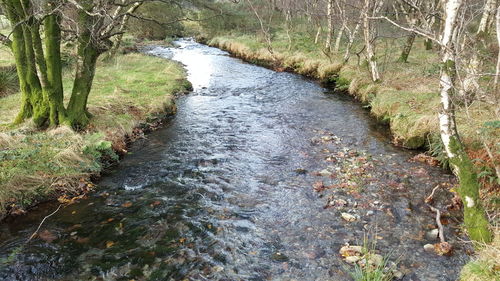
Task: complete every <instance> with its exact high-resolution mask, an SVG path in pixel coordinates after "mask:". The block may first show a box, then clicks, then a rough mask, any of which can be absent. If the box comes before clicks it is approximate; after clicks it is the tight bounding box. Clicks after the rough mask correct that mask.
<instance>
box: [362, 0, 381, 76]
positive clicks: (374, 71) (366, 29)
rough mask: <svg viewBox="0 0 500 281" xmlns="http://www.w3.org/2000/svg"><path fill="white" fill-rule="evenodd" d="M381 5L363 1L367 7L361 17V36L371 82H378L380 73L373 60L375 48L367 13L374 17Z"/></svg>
mask: <svg viewBox="0 0 500 281" xmlns="http://www.w3.org/2000/svg"><path fill="white" fill-rule="evenodd" d="M381 4H382V3H377V2H375V3H373V2H372V0H365V6H366V7H367V8H366V9H364V10H365V13H364V16H363V34H364V39H365V48H366V59H367V60H368V66H369V68H370V74H371V76H372V81H374V82H377V81H380V73H379V71H378V65H377V60H376V58H375V46H374V43H373V27H372V25H371V23H370V19H369V17H370V16H369V12H371V13H372V15H371V16H375V14H376V13H377V12H378V10H379V9H380V8H381V6H382V5H381Z"/></svg>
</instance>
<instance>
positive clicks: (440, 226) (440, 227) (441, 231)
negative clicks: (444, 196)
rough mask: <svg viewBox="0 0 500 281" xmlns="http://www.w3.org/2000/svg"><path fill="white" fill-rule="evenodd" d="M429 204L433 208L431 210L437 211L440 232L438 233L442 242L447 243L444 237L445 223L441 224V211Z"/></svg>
mask: <svg viewBox="0 0 500 281" xmlns="http://www.w3.org/2000/svg"><path fill="white" fill-rule="evenodd" d="M428 206H429V208H431V210H432V211H433V212H434V213H436V223H437V225H438V230H439V234H438V236H439V239H440V240H441V243H446V240H445V239H444V229H443V225H442V224H441V212H440V211H439V210H438V209H436V208H434V207H432V206H431V205H428Z"/></svg>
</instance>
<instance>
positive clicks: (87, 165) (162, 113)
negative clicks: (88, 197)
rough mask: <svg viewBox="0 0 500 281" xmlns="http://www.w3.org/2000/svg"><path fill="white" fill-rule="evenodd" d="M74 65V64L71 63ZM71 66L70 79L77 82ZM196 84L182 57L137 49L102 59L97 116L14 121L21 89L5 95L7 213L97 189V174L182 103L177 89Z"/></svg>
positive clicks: (0, 199)
mask: <svg viewBox="0 0 500 281" xmlns="http://www.w3.org/2000/svg"><path fill="white" fill-rule="evenodd" d="M68 70H69V69H68ZM71 72H72V71H66V73H67V75H65V77H64V78H65V79H64V81H63V83H64V87H65V89H66V91H65V92H70V91H69V90H70V89H71V79H70V76H71ZM190 88H191V85H190V83H189V82H188V81H187V79H186V72H185V70H184V69H183V67H182V66H181V65H180V64H179V63H176V62H173V61H168V60H165V59H162V58H157V57H152V56H147V55H144V54H138V53H131V54H126V55H119V56H117V57H116V58H114V59H113V60H112V61H107V62H104V61H101V62H99V65H98V68H97V70H96V75H95V79H94V84H93V88H92V92H91V94H90V97H89V111H90V113H91V114H92V115H93V118H92V120H91V123H90V124H89V125H88V127H87V128H86V129H85V130H84V131H81V132H75V131H73V130H71V129H70V128H67V127H59V128H56V129H50V130H48V131H38V130H36V129H34V128H33V126H31V125H30V124H29V123H28V124H21V125H20V126H14V127H13V126H11V121H12V120H13V119H14V117H15V116H16V114H17V112H18V109H19V106H18V99H19V97H20V95H19V94H14V95H9V96H7V97H3V98H1V102H0V111H2V112H3V114H2V116H0V170H1V173H0V219H1V218H4V217H5V216H6V215H8V214H14V215H17V214H23V213H25V212H26V210H27V209H29V208H30V207H32V206H34V205H36V204H37V203H39V202H41V201H45V200H51V199H56V198H57V199H59V201H61V202H66V201H68V200H72V199H71V198H73V197H74V196H82V195H84V194H85V193H86V192H88V191H89V190H92V188H93V186H94V185H93V183H92V179H95V178H97V177H99V175H100V173H101V172H102V171H103V170H104V169H106V168H108V167H109V166H111V165H114V164H115V163H116V162H117V161H118V159H119V158H120V157H121V156H123V155H126V154H127V146H128V144H129V143H130V142H132V141H134V139H137V138H142V137H143V136H144V131H145V130H150V129H155V128H157V127H158V126H159V125H160V124H161V122H162V121H163V120H164V118H165V117H167V116H169V115H172V114H174V113H175V111H176V106H175V102H174V100H175V97H176V95H177V94H179V93H185V92H187V91H189V89H190Z"/></svg>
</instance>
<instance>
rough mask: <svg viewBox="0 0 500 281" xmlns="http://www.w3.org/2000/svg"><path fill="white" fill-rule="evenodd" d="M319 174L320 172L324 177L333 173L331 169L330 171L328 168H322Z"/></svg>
mask: <svg viewBox="0 0 500 281" xmlns="http://www.w3.org/2000/svg"><path fill="white" fill-rule="evenodd" d="M318 174H320V175H321V176H323V177H329V176H331V175H332V173H331V172H330V171H328V170H327V169H324V170H321V171H320V172H319V173H318Z"/></svg>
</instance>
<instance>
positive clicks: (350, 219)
mask: <svg viewBox="0 0 500 281" xmlns="http://www.w3.org/2000/svg"><path fill="white" fill-rule="evenodd" d="M340 215H341V216H342V218H343V219H344V220H346V221H348V222H353V221H356V220H357V218H356V217H355V216H353V215H351V214H348V213H341V214H340Z"/></svg>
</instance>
